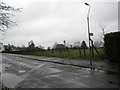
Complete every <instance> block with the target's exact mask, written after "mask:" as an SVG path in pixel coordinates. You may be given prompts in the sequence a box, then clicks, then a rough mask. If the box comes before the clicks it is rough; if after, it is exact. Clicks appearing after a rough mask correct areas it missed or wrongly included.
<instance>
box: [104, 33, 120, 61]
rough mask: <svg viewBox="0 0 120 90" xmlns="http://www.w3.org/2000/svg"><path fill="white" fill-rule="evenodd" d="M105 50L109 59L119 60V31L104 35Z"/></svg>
mask: <svg viewBox="0 0 120 90" xmlns="http://www.w3.org/2000/svg"><path fill="white" fill-rule="evenodd" d="M104 41H105V52H106V56H107V57H108V59H109V60H112V61H117V62H118V61H119V62H120V32H112V33H108V34H106V35H105V38H104Z"/></svg>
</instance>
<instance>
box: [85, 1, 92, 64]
mask: <svg viewBox="0 0 120 90" xmlns="http://www.w3.org/2000/svg"><path fill="white" fill-rule="evenodd" d="M85 5H87V6H89V9H88V14H87V23H88V38H89V49H90V56H91V46H90V40H91V39H90V35H91V33H90V26H89V13H90V8H91V6H90V4H88V3H85ZM90 65H92V60H90Z"/></svg>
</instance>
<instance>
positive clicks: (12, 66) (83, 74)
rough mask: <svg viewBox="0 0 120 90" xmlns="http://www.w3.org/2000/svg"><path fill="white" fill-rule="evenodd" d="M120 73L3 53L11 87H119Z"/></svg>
mask: <svg viewBox="0 0 120 90" xmlns="http://www.w3.org/2000/svg"><path fill="white" fill-rule="evenodd" d="M119 79H120V76H119V75H114V74H109V73H107V72H103V71H102V72H101V71H92V70H86V69H83V68H78V67H73V66H68V65H61V64H55V63H50V62H41V61H36V60H32V59H26V58H20V57H16V56H13V55H11V54H3V55H2V80H1V81H3V83H4V85H5V86H7V87H8V88H15V87H16V88H17V87H19V88H118V87H119Z"/></svg>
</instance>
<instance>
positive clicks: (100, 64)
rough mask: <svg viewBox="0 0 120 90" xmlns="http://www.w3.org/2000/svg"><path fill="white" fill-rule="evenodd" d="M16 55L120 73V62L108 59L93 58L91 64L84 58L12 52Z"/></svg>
mask: <svg viewBox="0 0 120 90" xmlns="http://www.w3.org/2000/svg"><path fill="white" fill-rule="evenodd" d="M12 55H14V56H17V57H18V56H19V57H21V58H27V59H33V60H38V61H43V62H52V63H58V64H65V65H72V66H76V67H83V68H87V69H89V68H92V69H93V70H98V71H99V70H101V71H107V72H109V73H114V74H120V64H118V63H115V62H109V60H107V59H103V60H92V65H90V60H82V59H63V58H58V57H44V56H33V55H19V54H17V55H16V54H12Z"/></svg>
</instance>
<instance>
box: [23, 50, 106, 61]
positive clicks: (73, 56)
mask: <svg viewBox="0 0 120 90" xmlns="http://www.w3.org/2000/svg"><path fill="white" fill-rule="evenodd" d="M97 50H98V52H99V54H97V53H96V52H95V51H94V59H102V58H105V55H104V50H103V48H99V49H97ZM85 53H86V55H84V51H83V50H81V53H80V52H79V49H71V50H69V51H68V52H67V51H64V52H59V51H39V52H28V53H25V54H29V55H36V56H48V57H60V58H69V59H90V58H91V57H90V51H89V49H86V50H85Z"/></svg>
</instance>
